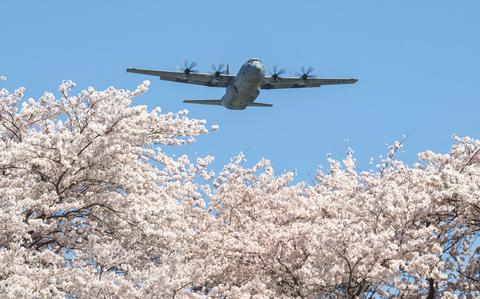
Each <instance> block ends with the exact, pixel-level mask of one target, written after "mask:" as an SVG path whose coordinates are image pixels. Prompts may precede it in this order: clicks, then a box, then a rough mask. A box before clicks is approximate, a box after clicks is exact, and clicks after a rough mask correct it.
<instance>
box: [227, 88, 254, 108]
mask: <svg viewBox="0 0 480 299" xmlns="http://www.w3.org/2000/svg"><path fill="white" fill-rule="evenodd" d="M232 89H233V90H232V91H231V92H229V93H227V94H226V95H225V96H224V98H223V102H224V106H225V107H226V108H229V109H235V110H242V109H245V108H247V106H248V104H249V103H251V102H253V101H255V99H256V98H257V96H258V95H259V94H260V89H259V87H258V84H252V83H250V84H245V83H244V84H242V85H240V86H236V87H234V88H232Z"/></svg>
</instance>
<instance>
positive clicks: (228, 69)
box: [227, 64, 230, 75]
mask: <svg viewBox="0 0 480 299" xmlns="http://www.w3.org/2000/svg"><path fill="white" fill-rule="evenodd" d="M229 74H230V65H229V64H227V75H229Z"/></svg>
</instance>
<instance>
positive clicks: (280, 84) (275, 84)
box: [260, 77, 357, 89]
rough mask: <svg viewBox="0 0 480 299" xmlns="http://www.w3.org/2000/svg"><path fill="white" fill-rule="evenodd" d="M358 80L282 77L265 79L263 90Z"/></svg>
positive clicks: (347, 82) (355, 80)
mask: <svg viewBox="0 0 480 299" xmlns="http://www.w3.org/2000/svg"><path fill="white" fill-rule="evenodd" d="M355 82H357V79H321V78H307V79H303V78H301V77H280V78H272V77H265V80H264V81H263V84H262V85H261V86H260V88H262V89H277V88H302V87H320V86H322V85H334V84H354V83H355Z"/></svg>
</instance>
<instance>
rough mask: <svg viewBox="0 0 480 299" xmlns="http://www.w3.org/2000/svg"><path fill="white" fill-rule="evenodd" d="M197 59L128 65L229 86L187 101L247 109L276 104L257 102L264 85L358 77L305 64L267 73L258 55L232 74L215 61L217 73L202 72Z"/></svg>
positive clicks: (348, 81) (169, 78)
mask: <svg viewBox="0 0 480 299" xmlns="http://www.w3.org/2000/svg"><path fill="white" fill-rule="evenodd" d="M196 65H197V64H196V63H195V62H191V63H190V64H189V63H188V61H187V60H185V61H184V65H183V68H182V70H181V71H176V72H175V71H155V70H146V69H136V68H128V69H127V72H129V73H137V74H144V75H152V76H159V77H160V80H167V81H174V82H181V83H189V84H197V85H203V86H210V87H225V88H226V91H225V94H224V95H223V97H222V98H221V99H214V100H184V101H183V102H184V103H190V104H203V105H218V106H224V107H225V108H227V109H231V110H243V109H245V108H247V107H272V106H273V105H272V104H269V103H258V102H255V100H256V98H257V97H258V95H259V94H260V89H279V88H303V87H320V86H322V85H334V84H353V83H355V82H357V79H321V78H317V77H315V76H313V75H312V72H313V68H312V67H309V68H308V69H305V67H303V66H302V67H301V68H300V70H301V73H297V75H298V77H283V76H282V74H283V73H285V70H284V69H280V70H279V69H278V68H277V67H276V66H274V67H273V72H272V74H271V76H267V77H266V76H265V67H264V65H263V63H262V61H261V60H260V59H258V58H251V59H249V60H247V62H245V63H244V64H243V65H242V67H241V68H240V70H239V71H238V73H237V75H231V74H230V68H229V65H227V69H226V70H223V67H224V65H223V64H220V65H218V66H215V65H212V68H213V70H214V72H213V73H199V72H197V71H196V70H194V69H193V68H194V67H195V66H196Z"/></svg>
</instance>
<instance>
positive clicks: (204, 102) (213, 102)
mask: <svg viewBox="0 0 480 299" xmlns="http://www.w3.org/2000/svg"><path fill="white" fill-rule="evenodd" d="M183 102H184V103H189V104H201V105H217V106H223V101H222V100H184V101H183Z"/></svg>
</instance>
